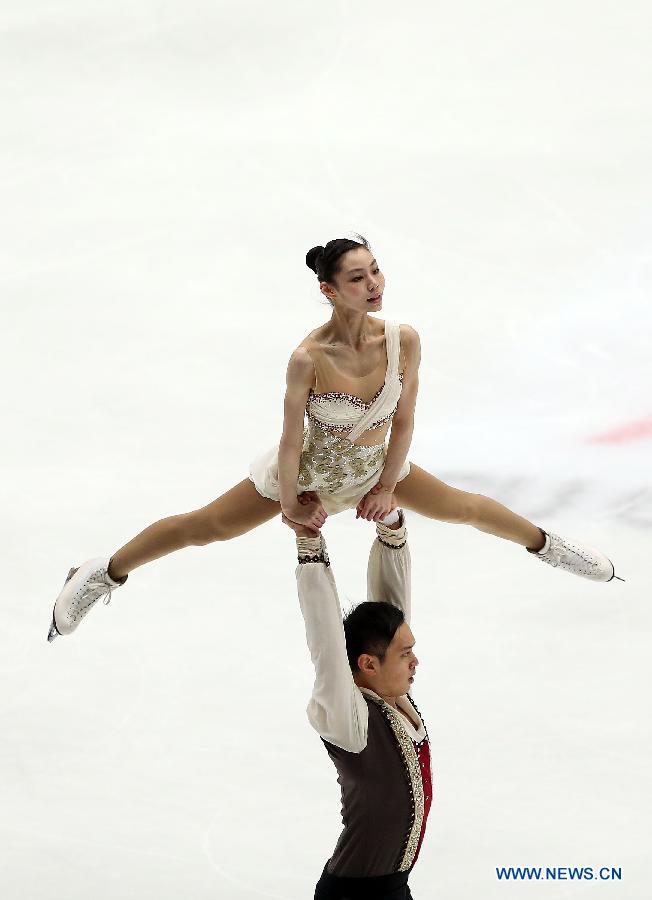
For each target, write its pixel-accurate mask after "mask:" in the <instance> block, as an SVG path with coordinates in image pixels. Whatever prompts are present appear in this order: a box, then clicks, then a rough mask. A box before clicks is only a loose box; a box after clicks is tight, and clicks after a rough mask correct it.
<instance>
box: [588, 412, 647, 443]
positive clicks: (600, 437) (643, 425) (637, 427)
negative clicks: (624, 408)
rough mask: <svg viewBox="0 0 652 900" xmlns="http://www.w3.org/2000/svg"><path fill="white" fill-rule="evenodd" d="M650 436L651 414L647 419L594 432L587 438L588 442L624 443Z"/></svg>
mask: <svg viewBox="0 0 652 900" xmlns="http://www.w3.org/2000/svg"><path fill="white" fill-rule="evenodd" d="M646 437H652V416H650V417H649V418H647V419H639V421H638V422H630V423H629V424H628V425H621V426H620V427H619V428H614V429H612V430H611V431H605V432H603V434H596V435H595V436H594V437H591V438H589V443H590V444H625V443H627V442H628V441H637V440H640V439H641V438H646Z"/></svg>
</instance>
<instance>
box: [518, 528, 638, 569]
mask: <svg viewBox="0 0 652 900" xmlns="http://www.w3.org/2000/svg"><path fill="white" fill-rule="evenodd" d="M540 530H541V531H543V529H542V528H541V529H540ZM543 533H544V534H545V535H546V536H547V537H548V538H549V539H550V546H549V547H548V548H547V550H545V552H542V551H543V548H542V550H531V549H530V548H529V547H526V550H527V552H528V553H532V554H533V555H534V556H535V557H536V558H537V559H540V560H541V561H542V562H545V563H548V565H550V566H554V567H555V568H560V569H566V571H567V572H573V574H574V575H580V576H581V577H582V578H590V579H591V581H611V579H612V578H615V579H616V580H617V581H624V580H625V579H624V578H619V577H618V575H616V572H615V570H614V564H613V563H612V562H611V560H610V559H608V558H607V557H606V556H605V555H604V553H601V552H600V551H599V550H595V549H594V548H593V547H587V546H585V545H584V544H580V542H579V541H566V540H564V538H561V537H559V535H558V534H552V533H551V532H549V531H543ZM544 547H545V544H544Z"/></svg>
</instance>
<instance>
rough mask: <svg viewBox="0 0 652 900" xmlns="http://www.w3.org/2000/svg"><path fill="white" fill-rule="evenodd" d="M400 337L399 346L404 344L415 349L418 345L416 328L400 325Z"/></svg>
mask: <svg viewBox="0 0 652 900" xmlns="http://www.w3.org/2000/svg"><path fill="white" fill-rule="evenodd" d="M399 329H400V335H401V344H405V345H406V346H411V347H415V346H417V345H418V343H419V333H418V331H417V330H416V328H413V327H412V326H411V325H406V324H404V323H401V324H400V325H399Z"/></svg>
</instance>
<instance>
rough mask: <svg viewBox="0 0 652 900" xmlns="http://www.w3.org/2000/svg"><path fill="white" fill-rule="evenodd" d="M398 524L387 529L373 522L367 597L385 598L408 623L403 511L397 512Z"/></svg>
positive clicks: (408, 564)
mask: <svg viewBox="0 0 652 900" xmlns="http://www.w3.org/2000/svg"><path fill="white" fill-rule="evenodd" d="M399 514H400V517H401V520H400V527H399V528H397V529H392V528H390V526H389V525H384V524H383V523H382V522H377V523H376V539H375V541H374V542H373V544H372V545H371V550H370V551H369V563H368V565H367V600H374V601H378V600H385V601H386V602H387V603H392V604H393V605H394V606H398V607H399V609H402V610H403V615H404V616H405V621H406V622H407V623H408V625H409V624H410V615H411V612H412V596H411V591H412V562H411V559H410V548H409V546H408V543H407V529H406V527H405V516H404V513H403V510H400V511H399Z"/></svg>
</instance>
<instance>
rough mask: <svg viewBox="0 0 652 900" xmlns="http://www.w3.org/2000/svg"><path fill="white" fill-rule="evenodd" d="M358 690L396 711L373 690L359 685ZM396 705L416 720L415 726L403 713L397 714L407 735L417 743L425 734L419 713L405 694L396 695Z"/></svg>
mask: <svg viewBox="0 0 652 900" xmlns="http://www.w3.org/2000/svg"><path fill="white" fill-rule="evenodd" d="M359 690H360V691H362V693H363V694H368V695H369V696H370V697H376V699H378V700H380V701H382V703H384V704H385V706H387V707H389V709H391V710H392V711H393V712H396V710H395V709H394V707H393V706H391V705H390V704H389V703H388V702H387V700H385V699H383V697H381V696H380V694H377V693H376V692H375V691H372V690H371V689H370V688H366V687H361V688H359ZM396 705H397V706H398V707H399V709H400V710H401V711H402V712H406V713H407V714H408V716H409V718H410V720H413V719H417V720H418V722H419V727H418V728H415V727H414V725H413V724H412V721H408V720H407V719H406V717H405V716H404V715H399V716H398V720H399V722H400V723H401V725H402V726H403V728H404V730H405V732H406V734H407V735H408V737H409V738H411V740H413V741H416V742H417V743H419V742H420V741H422V740H423V739H424V738H425V736H426V726H425V725H424V724H423V720H422V718H421V716H420V715H419V713H418V712H417V711H416V709H415V708H414V707H413V706H412V704H411V703H410V701H409V700H408V698H407V694H403V695H402V696H400V697H397V698H396Z"/></svg>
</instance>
